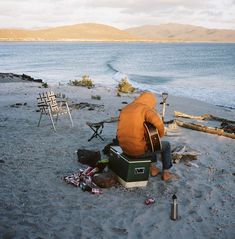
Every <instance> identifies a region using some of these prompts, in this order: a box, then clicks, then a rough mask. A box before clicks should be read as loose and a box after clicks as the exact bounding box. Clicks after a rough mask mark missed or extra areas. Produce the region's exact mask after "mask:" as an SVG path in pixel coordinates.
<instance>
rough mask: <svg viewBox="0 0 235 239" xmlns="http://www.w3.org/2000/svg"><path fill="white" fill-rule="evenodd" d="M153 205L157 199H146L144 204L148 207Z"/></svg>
mask: <svg viewBox="0 0 235 239" xmlns="http://www.w3.org/2000/svg"><path fill="white" fill-rule="evenodd" d="M153 203H155V199H154V198H152V197H150V198H147V199H145V201H144V204H146V205H150V204H153Z"/></svg>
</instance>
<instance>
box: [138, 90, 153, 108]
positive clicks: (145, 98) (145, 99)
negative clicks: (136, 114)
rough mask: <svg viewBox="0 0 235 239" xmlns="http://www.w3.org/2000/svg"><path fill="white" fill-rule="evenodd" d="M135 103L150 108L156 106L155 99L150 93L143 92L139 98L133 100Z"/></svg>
mask: <svg viewBox="0 0 235 239" xmlns="http://www.w3.org/2000/svg"><path fill="white" fill-rule="evenodd" d="M134 102H135V103H141V104H144V105H147V106H149V107H150V108H154V107H155V106H156V104H157V98H156V97H155V95H154V94H153V93H151V92H144V93H142V94H141V95H140V96H138V97H137V98H136V99H135V100H134Z"/></svg>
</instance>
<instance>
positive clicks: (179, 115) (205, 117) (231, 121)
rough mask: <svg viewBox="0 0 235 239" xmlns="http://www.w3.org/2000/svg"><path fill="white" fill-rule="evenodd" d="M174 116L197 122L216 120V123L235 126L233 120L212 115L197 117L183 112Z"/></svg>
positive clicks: (175, 113) (177, 112)
mask: <svg viewBox="0 0 235 239" xmlns="http://www.w3.org/2000/svg"><path fill="white" fill-rule="evenodd" d="M174 116H175V117H181V118H188V119H195V120H216V121H221V122H224V121H225V122H227V123H232V124H235V121H233V120H228V119H224V118H221V117H217V116H214V115H210V114H204V115H200V116H195V115H189V114H185V113H183V112H179V111H175V112H174Z"/></svg>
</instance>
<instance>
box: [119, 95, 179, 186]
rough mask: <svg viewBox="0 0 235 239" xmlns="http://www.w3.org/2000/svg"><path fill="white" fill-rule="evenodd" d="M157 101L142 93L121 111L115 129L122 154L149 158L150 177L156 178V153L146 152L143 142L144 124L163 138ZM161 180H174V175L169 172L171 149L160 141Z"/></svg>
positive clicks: (166, 143)
mask: <svg viewBox="0 0 235 239" xmlns="http://www.w3.org/2000/svg"><path fill="white" fill-rule="evenodd" d="M156 104H157V99H156V97H155V95H154V94H153V93H151V92H144V93H142V94H141V95H140V96H139V97H137V98H136V99H135V100H134V101H133V102H132V103H130V104H128V105H127V106H126V107H124V108H123V109H122V111H121V112H120V115H119V120H118V127H117V139H118V142H119V145H120V147H121V148H122V150H123V152H124V154H126V155H127V156H130V157H134V158H146V157H151V160H152V163H151V165H150V174H151V176H157V175H158V174H159V173H160V170H159V169H158V168H157V167H156V165H155V162H156V161H157V158H156V156H157V154H156V152H150V151H149V150H148V146H147V142H146V140H145V127H144V122H148V123H151V124H152V125H153V126H155V127H156V129H157V130H158V133H159V136H160V137H163V136H164V132H165V130H164V124H163V122H162V119H161V117H160V116H159V114H158V113H157V111H156V110H155V106H156ZM161 155H162V168H163V172H162V179H163V180H164V181H168V180H170V179H176V175H175V174H173V173H170V172H169V169H170V168H171V167H172V160H171V147H170V143H169V142H168V141H162V150H161Z"/></svg>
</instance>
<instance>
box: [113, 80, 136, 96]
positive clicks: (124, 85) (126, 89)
mask: <svg viewBox="0 0 235 239" xmlns="http://www.w3.org/2000/svg"><path fill="white" fill-rule="evenodd" d="M134 91H135V88H134V87H133V86H132V85H131V84H130V83H129V81H128V78H127V77H125V78H123V79H121V81H120V82H119V83H118V86H117V93H133V92H134Z"/></svg>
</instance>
